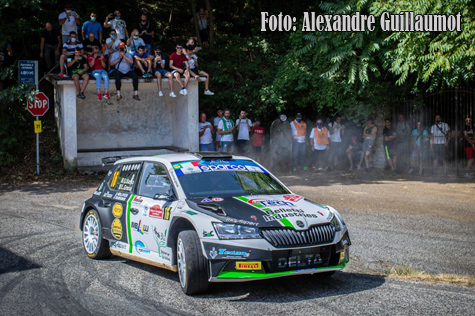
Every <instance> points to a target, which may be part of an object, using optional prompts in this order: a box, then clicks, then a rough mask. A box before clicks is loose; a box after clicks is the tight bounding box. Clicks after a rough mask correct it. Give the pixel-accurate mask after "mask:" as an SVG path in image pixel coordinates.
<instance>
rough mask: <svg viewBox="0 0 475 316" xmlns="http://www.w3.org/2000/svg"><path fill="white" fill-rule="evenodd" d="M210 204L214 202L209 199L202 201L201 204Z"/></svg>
mask: <svg viewBox="0 0 475 316" xmlns="http://www.w3.org/2000/svg"><path fill="white" fill-rule="evenodd" d="M209 202H213V200H211V199H208V198H206V199H202V200H201V203H209Z"/></svg>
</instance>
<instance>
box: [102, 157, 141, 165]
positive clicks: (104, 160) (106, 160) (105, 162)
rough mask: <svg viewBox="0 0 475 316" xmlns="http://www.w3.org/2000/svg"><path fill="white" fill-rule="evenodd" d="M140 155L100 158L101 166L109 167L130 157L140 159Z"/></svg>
mask: <svg viewBox="0 0 475 316" xmlns="http://www.w3.org/2000/svg"><path fill="white" fill-rule="evenodd" d="M141 156H142V155H127V156H111V157H104V158H102V159H101V160H102V166H103V167H105V166H110V165H113V164H115V163H116V161H119V160H121V159H125V158H130V157H141Z"/></svg>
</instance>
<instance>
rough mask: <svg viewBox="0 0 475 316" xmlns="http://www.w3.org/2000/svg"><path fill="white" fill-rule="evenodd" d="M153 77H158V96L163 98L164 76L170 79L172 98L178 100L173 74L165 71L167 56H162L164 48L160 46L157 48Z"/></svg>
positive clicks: (154, 56)
mask: <svg viewBox="0 0 475 316" xmlns="http://www.w3.org/2000/svg"><path fill="white" fill-rule="evenodd" d="M152 66H153V71H152V74H153V76H155V77H157V87H158V96H159V97H162V96H163V92H162V76H165V77H167V78H168V85H169V86H170V93H169V94H168V95H169V96H170V97H172V98H176V94H175V93H174V92H173V77H172V74H171V73H170V72H169V71H168V70H166V69H165V56H163V55H162V48H161V47H160V45H156V46H155V51H154V55H153V65H152Z"/></svg>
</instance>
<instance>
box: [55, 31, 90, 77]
mask: <svg viewBox="0 0 475 316" xmlns="http://www.w3.org/2000/svg"><path fill="white" fill-rule="evenodd" d="M76 48H79V49H80V50H81V55H82V54H84V46H83V45H82V43H81V42H79V41H78V40H77V34H76V32H74V31H71V32H70V33H69V41H67V42H66V43H64V44H63V54H62V55H61V57H60V59H59V69H60V72H59V75H58V77H59V78H60V79H63V78H69V76H68V75H67V74H66V72H65V67H64V65H65V64H66V63H69V62H71V60H72V59H73V58H74V57H75V52H74V51H75V50H76Z"/></svg>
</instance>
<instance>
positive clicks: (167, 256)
mask: <svg viewBox="0 0 475 316" xmlns="http://www.w3.org/2000/svg"><path fill="white" fill-rule="evenodd" d="M159 256H160V257H161V258H162V259H163V260H167V261H171V255H170V252H169V251H168V250H165V249H164V248H160V252H159Z"/></svg>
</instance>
